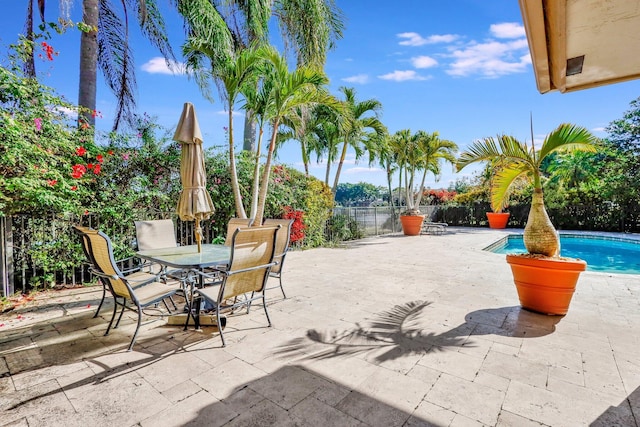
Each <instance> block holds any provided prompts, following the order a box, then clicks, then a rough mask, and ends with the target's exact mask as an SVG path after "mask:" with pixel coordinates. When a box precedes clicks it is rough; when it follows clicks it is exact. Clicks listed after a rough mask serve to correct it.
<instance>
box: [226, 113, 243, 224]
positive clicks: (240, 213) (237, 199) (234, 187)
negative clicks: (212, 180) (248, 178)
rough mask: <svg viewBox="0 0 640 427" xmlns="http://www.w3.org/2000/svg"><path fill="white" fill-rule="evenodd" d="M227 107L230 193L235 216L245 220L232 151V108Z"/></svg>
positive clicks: (234, 154)
mask: <svg viewBox="0 0 640 427" xmlns="http://www.w3.org/2000/svg"><path fill="white" fill-rule="evenodd" d="M231 107H232V106H231V105H229V174H231V191H232V192H233V200H234V201H235V204H236V216H237V217H238V218H246V217H247V213H246V212H245V210H244V205H243V204H242V195H241V194H240V184H238V173H237V171H236V153H235V150H234V149H233V108H231Z"/></svg>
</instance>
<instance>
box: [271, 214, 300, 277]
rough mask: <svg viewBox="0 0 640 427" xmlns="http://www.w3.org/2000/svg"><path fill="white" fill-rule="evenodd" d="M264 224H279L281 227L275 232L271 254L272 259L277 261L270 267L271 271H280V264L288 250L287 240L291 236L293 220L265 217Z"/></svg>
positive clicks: (282, 262)
mask: <svg viewBox="0 0 640 427" xmlns="http://www.w3.org/2000/svg"><path fill="white" fill-rule="evenodd" d="M264 225H269V226H276V225H280V226H281V228H280V229H279V230H278V232H277V233H276V248H275V254H274V256H273V260H274V261H278V263H277V264H276V265H274V266H273V267H271V273H280V270H282V264H284V258H285V255H286V254H287V251H288V250H289V241H290V238H291V226H292V225H293V220H292V219H272V218H267V219H265V220H264Z"/></svg>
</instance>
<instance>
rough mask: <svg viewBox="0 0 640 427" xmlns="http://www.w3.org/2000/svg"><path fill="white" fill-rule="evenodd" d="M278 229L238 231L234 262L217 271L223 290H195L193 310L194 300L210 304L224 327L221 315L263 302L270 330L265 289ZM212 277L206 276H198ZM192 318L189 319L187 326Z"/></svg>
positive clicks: (258, 228) (232, 258)
mask: <svg viewBox="0 0 640 427" xmlns="http://www.w3.org/2000/svg"><path fill="white" fill-rule="evenodd" d="M279 229H280V226H278V227H265V226H263V227H250V228H237V229H236V230H235V231H234V233H233V235H232V238H231V258H230V261H229V266H228V268H226V269H222V270H218V272H217V275H218V277H219V278H220V286H219V287H218V286H216V287H212V286H210V287H205V288H201V289H195V290H194V291H193V293H192V298H191V307H193V305H192V304H193V300H194V298H196V299H198V298H202V299H204V300H205V301H208V302H209V303H210V304H211V305H212V307H213V311H214V312H215V315H216V324H217V325H221V326H224V322H221V320H220V314H221V312H222V311H227V310H231V311H233V310H234V309H235V308H238V307H240V306H244V305H247V313H248V307H249V305H250V304H251V302H252V301H254V300H257V299H262V304H263V307H264V313H265V315H266V316H267V322H268V323H269V326H271V319H270V318H269V312H268V311H267V302H266V299H265V297H264V287H265V285H266V283H267V279H268V278H269V270H270V269H271V267H273V266H274V265H275V262H274V261H273V255H274V252H275V240H276V233H277V232H278V230H279ZM198 274H203V275H205V276H209V274H207V273H198ZM249 293H250V294H251V297H248V298H247V299H246V300H242V301H241V302H237V299H236V297H238V296H240V295H247V294H249ZM188 321H189V318H188V317H187V322H188ZM218 330H219V331H220V339H221V340H222V346H223V347H225V346H226V342H225V340H224V335H223V332H222V330H223V327H219V328H218Z"/></svg>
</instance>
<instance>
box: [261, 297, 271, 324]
mask: <svg viewBox="0 0 640 427" xmlns="http://www.w3.org/2000/svg"><path fill="white" fill-rule="evenodd" d="M262 305H263V306H264V314H265V315H266V316H267V322H269V327H271V318H270V317H269V312H268V311H267V298H266V297H265V295H264V291H262Z"/></svg>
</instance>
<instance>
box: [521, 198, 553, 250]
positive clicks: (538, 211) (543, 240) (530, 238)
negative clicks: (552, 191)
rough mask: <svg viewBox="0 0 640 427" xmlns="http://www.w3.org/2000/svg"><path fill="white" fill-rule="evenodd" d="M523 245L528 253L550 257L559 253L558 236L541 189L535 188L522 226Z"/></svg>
mask: <svg viewBox="0 0 640 427" xmlns="http://www.w3.org/2000/svg"><path fill="white" fill-rule="evenodd" d="M523 237H524V246H525V248H527V251H528V252H529V253H530V254H541V255H546V256H550V257H554V256H558V255H559V254H560V238H559V237H558V232H557V231H556V229H555V228H554V226H553V224H552V223H551V220H550V219H549V215H548V214H547V210H546V209H545V207H544V198H543V194H542V189H539V188H537V189H535V190H534V192H533V197H532V199H531V209H530V210H529V218H528V219H527V225H526V226H525V228H524V236H523Z"/></svg>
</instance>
